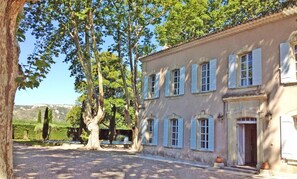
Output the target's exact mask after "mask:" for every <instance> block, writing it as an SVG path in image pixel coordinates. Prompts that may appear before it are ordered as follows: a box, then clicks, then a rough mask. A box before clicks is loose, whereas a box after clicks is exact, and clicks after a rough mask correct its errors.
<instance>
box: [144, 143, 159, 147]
mask: <svg viewBox="0 0 297 179" xmlns="http://www.w3.org/2000/svg"><path fill="white" fill-rule="evenodd" d="M142 145H144V146H157V145H158V144H151V143H146V144H142Z"/></svg>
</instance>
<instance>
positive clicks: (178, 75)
mask: <svg viewBox="0 0 297 179" xmlns="http://www.w3.org/2000/svg"><path fill="white" fill-rule="evenodd" d="M185 73H186V68H185V67H181V68H177V69H174V70H169V69H168V70H167V72H166V79H165V96H166V97H168V96H178V95H183V94H185V75H186V74H185Z"/></svg>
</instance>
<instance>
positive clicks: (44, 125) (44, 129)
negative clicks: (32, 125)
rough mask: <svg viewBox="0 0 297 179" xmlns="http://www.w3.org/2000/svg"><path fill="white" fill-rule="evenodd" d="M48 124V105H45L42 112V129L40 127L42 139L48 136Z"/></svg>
mask: <svg viewBox="0 0 297 179" xmlns="http://www.w3.org/2000/svg"><path fill="white" fill-rule="evenodd" d="M48 124H49V118H48V107H46V108H45V112H44V121H43V129H42V138H43V141H45V140H46V139H47V138H48V127H49V126H48Z"/></svg>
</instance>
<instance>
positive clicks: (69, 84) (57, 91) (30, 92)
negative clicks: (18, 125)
mask: <svg viewBox="0 0 297 179" xmlns="http://www.w3.org/2000/svg"><path fill="white" fill-rule="evenodd" d="M151 28H152V30H153V27H151ZM104 40H105V43H104V45H103V46H102V47H101V48H102V50H103V51H104V50H105V51H106V50H107V49H108V46H109V45H111V43H112V42H113V40H112V38H110V37H107V38H105V39H104ZM34 42H35V39H34V37H32V35H31V32H27V33H26V41H25V42H23V43H19V45H20V48H21V54H20V57H19V63H20V64H22V63H23V64H26V61H27V57H28V55H29V54H30V53H32V52H33V49H34ZM152 42H153V43H156V40H155V39H154V38H153V40H152ZM157 50H160V47H157ZM63 60H64V58H63V56H61V57H60V58H56V59H55V62H56V63H55V64H53V65H52V67H51V70H50V72H49V73H48V74H47V76H46V78H45V79H44V80H43V81H42V82H41V84H40V85H39V87H38V88H34V89H26V90H17V92H16V96H15V104H16V105H34V104H75V101H76V99H77V97H78V96H79V95H80V94H79V93H76V92H75V90H74V78H73V77H70V71H69V70H68V68H69V64H66V63H63Z"/></svg>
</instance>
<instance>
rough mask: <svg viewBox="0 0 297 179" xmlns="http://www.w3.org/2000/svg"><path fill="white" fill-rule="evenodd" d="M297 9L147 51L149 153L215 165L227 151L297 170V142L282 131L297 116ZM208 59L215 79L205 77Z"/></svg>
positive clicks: (236, 157)
mask: <svg viewBox="0 0 297 179" xmlns="http://www.w3.org/2000/svg"><path fill="white" fill-rule="evenodd" d="M296 11H297V8H295V7H294V8H290V9H286V10H283V11H282V12H279V13H276V14H272V15H269V16H266V17H262V18H259V19H256V20H253V21H250V22H247V23H244V24H242V25H238V26H235V27H232V28H229V29H226V30H224V31H220V32H217V33H213V34H209V35H207V36H205V37H201V38H198V39H194V40H192V41H189V42H186V43H183V44H180V45H177V46H175V47H171V48H168V49H165V50H162V51H160V52H157V53H154V54H152V55H148V56H146V57H143V58H142V59H141V61H142V65H143V66H142V70H143V76H144V78H143V80H144V83H143V88H146V89H144V94H143V98H144V99H143V103H142V110H141V112H140V116H139V119H140V120H141V121H140V122H139V124H140V125H141V126H140V128H141V130H140V131H142V132H141V133H142V136H143V140H146V141H148V139H149V138H150V137H151V136H154V135H155V136H154V139H152V140H151V141H149V142H143V145H142V150H143V152H145V153H151V154H155V155H161V156H170V157H174V158H179V159H187V160H195V161H199V162H203V163H208V164H212V163H213V162H214V160H215V158H216V157H217V156H222V157H223V160H224V162H225V164H226V165H229V166H232V165H252V166H254V167H258V168H259V167H260V165H261V164H262V163H263V162H266V161H267V162H268V163H269V164H270V166H271V168H272V170H273V171H274V172H289V173H297V166H296V164H297V158H295V156H296V157H297V148H295V149H288V147H291V148H292V147H294V144H290V145H289V143H290V141H292V139H286V137H287V134H286V133H284V132H285V131H284V130H283V129H282V130H281V128H282V127H284V126H285V125H284V124H282V119H285V118H286V117H284V116H287V117H288V118H286V119H288V121H289V122H288V123H286V125H287V124H288V125H289V123H290V120H291V119H292V121H293V122H294V120H293V119H294V118H296V117H295V116H296V115H297V78H296V66H297V65H296V64H297V63H296V59H295V55H294V53H295V49H294V47H295V45H297V35H296V34H297V22H296V21H297V12H296ZM283 46H285V47H283ZM286 52H287V53H286ZM244 56H246V58H247V59H252V60H251V61H252V62H249V63H246V64H244V65H248V66H249V65H250V66H251V67H250V68H248V69H246V71H248V72H247V73H246V71H244V67H243V63H245V62H244V61H243V58H245V57H244ZM204 64H208V66H206V69H207V71H206V72H207V75H206V77H208V80H207V81H208V83H204V82H202V81H203V79H202V78H203V77H204V76H205V74H203V71H204ZM294 65H295V67H294V68H291V67H293V66H294ZM288 66H290V67H288ZM176 69H178V70H177V71H178V72H176ZM292 69H293V70H292ZM249 70H250V71H249ZM294 70H295V71H294ZM243 73H245V74H244V75H247V76H248V77H249V78H246V77H245V76H244V75H243ZM153 75H155V76H153ZM170 75H171V76H170ZM290 75H291V76H290ZM294 75H295V76H294ZM249 79H252V80H251V81H250V84H248V85H246V83H249ZM244 80H247V81H244ZM152 81H153V82H152ZM177 83H178V84H177ZM152 85H153V86H152ZM175 85H177V86H178V87H177V86H175ZM203 85H204V86H205V85H206V86H207V88H206V90H205V89H204V88H203ZM152 88H153V89H152ZM176 88H178V91H177V92H176V91H175V90H176ZM152 90H153V91H152ZM151 93H154V95H152V94H151ZM156 93H158V94H157V95H156ZM150 119H154V122H155V124H154V125H152V123H148V122H147V121H149V120H150ZM173 119H177V120H176V121H174V120H173ZM205 119H207V120H208V122H207V123H206V127H205V123H204V122H205V121H204V120H205ZM168 121H169V122H168ZM296 121H297V120H296ZM148 125H150V126H151V127H150V128H149V127H148ZM292 125H294V123H292ZM295 125H296V124H295ZM181 127H182V128H183V129H180V128H181ZM295 127H296V126H295ZM204 129H207V132H203V131H204ZM175 130H177V131H176V133H175ZM290 130H291V132H292V133H291V137H292V138H294V137H295V138H297V132H296V131H294V129H293V128H292V127H290ZM295 130H296V128H295ZM193 131H194V132H193ZM211 131H213V133H211ZM148 134H149V135H148ZM175 139H176V141H174V140H175ZM194 140H195V142H194V143H193V141H194ZM205 141H207V142H205ZM286 142H287V143H286ZM212 143H213V144H212ZM291 143H292V142H291ZM296 143H297V142H296ZM295 146H296V145H295ZM285 147H286V149H284V148H285ZM285 150H287V151H289V152H287V153H285V152H284V151H285ZM294 152H295V153H294ZM288 153H290V154H289V155H288Z"/></svg>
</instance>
